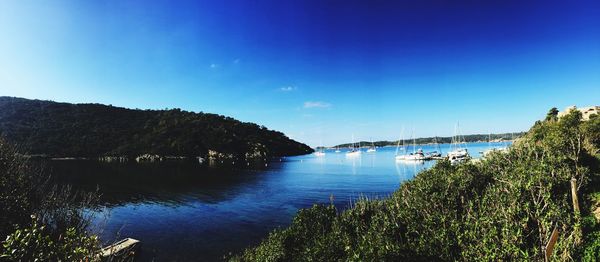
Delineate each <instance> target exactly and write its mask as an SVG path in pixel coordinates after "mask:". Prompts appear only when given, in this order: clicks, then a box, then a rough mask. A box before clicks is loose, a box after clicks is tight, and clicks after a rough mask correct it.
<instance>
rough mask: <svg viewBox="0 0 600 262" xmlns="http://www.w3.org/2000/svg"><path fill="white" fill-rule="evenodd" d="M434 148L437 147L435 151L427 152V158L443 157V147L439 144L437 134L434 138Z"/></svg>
mask: <svg viewBox="0 0 600 262" xmlns="http://www.w3.org/2000/svg"><path fill="white" fill-rule="evenodd" d="M433 148H434V149H435V150H434V151H431V152H429V153H427V154H425V155H426V156H427V158H429V159H432V158H434V157H441V156H442V149H441V148H440V144H438V141H437V136H435V137H434V138H433Z"/></svg>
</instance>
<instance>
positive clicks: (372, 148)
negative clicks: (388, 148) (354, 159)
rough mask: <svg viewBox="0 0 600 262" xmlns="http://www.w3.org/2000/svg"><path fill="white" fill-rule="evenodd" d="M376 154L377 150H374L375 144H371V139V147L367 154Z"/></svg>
mask: <svg viewBox="0 0 600 262" xmlns="http://www.w3.org/2000/svg"><path fill="white" fill-rule="evenodd" d="M375 152H377V149H375V144H374V143H373V138H371V147H369V149H367V153H375Z"/></svg>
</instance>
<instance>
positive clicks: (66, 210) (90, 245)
mask: <svg viewBox="0 0 600 262" xmlns="http://www.w3.org/2000/svg"><path fill="white" fill-rule="evenodd" d="M37 167H39V165H36V164H35V163H33V162H31V161H29V160H28V159H27V158H26V157H24V156H22V155H20V154H19V153H18V151H17V150H16V149H15V148H14V147H13V146H11V145H8V144H7V143H6V142H5V141H4V140H2V139H1V138H0V210H2V211H1V212H0V238H1V239H2V240H4V241H2V242H1V243H0V260H3V261H93V260H96V259H97V258H96V256H95V253H96V252H97V251H98V250H99V242H98V240H97V237H96V236H88V233H87V231H86V230H87V228H88V226H89V219H88V217H87V216H86V214H85V213H84V211H83V210H85V208H88V207H90V206H91V205H92V204H93V202H95V200H96V199H97V197H96V195H95V194H83V193H77V192H73V191H72V190H71V188H70V187H67V186H56V185H51V184H50V183H49V182H48V181H49V177H48V176H47V175H45V174H44V173H43V172H42V171H41V169H40V168H37Z"/></svg>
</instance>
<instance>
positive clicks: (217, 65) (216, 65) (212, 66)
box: [210, 64, 219, 68]
mask: <svg viewBox="0 0 600 262" xmlns="http://www.w3.org/2000/svg"><path fill="white" fill-rule="evenodd" d="M217 67H219V64H210V68H217Z"/></svg>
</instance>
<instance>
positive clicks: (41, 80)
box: [0, 0, 600, 146]
mask: <svg viewBox="0 0 600 262" xmlns="http://www.w3.org/2000/svg"><path fill="white" fill-rule="evenodd" d="M0 95H8V96H18V97H25V98H36V99H49V100H55V101H64V102H77V103H82V102H97V103H104V104H113V105H115V106H123V107H130V108H143V109H146V108H152V109H162V108H182V109H185V110H190V111H204V112H212V113H219V114H224V115H227V116H232V117H234V118H237V119H240V120H242V121H250V122H256V123H258V124H261V125H265V126H267V127H269V128H271V129H276V130H280V131H283V132H284V133H286V134H287V135H288V136H290V137H292V138H294V139H297V140H299V141H302V142H305V143H308V144H310V145H312V146H315V145H317V144H320V143H321V141H322V143H324V144H326V145H333V144H337V143H342V142H347V141H349V140H350V139H351V136H352V134H354V135H355V137H356V138H358V139H363V140H370V139H371V138H372V139H375V140H380V139H396V138H397V137H398V136H399V135H400V130H401V129H402V127H403V126H404V128H405V129H406V130H413V129H414V133H415V136H418V137H421V136H433V135H441V136H449V135H452V134H453V132H454V125H455V123H456V122H457V121H460V125H461V130H462V133H463V134H471V133H488V132H511V131H523V130H526V129H528V128H529V127H530V126H531V124H532V123H533V122H534V121H535V120H537V119H540V118H542V117H543V116H544V115H545V113H546V112H547V110H548V109H549V108H550V107H553V106H556V107H558V108H559V109H562V108H564V107H566V106H569V105H580V106H585V105H593V104H599V102H600V2H599V1H561V2H555V1H429V0H425V1H412V0H411V1H400V0H398V1H377V0H376V1H341V0H340V1H326V0H324V1H317V0H315V1H276V0H273V1H229V0H222V1H193V2H184V1H127V0H125V1H123V0H113V1H60V0H57V1H28V0H25V1H23V0H19V1H16V0H15V1H12V0H4V1H0Z"/></svg>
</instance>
